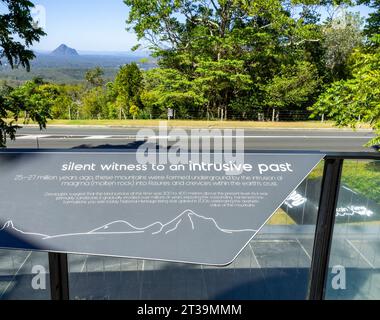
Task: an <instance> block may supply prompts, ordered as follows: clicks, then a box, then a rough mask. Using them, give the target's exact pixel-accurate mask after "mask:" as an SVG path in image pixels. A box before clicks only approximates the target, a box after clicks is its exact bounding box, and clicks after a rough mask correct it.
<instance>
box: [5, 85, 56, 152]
mask: <svg viewBox="0 0 380 320" xmlns="http://www.w3.org/2000/svg"><path fill="white" fill-rule="evenodd" d="M58 97H59V90H58V88H57V86H56V85H51V84H47V83H41V81H40V79H36V80H34V81H28V82H26V83H25V84H24V85H23V86H21V87H18V88H16V89H13V90H9V89H8V92H7V94H6V95H5V96H2V101H1V105H2V108H1V109H0V110H1V114H0V117H1V118H2V119H8V118H12V119H13V121H11V122H6V120H1V126H2V127H3V128H4V129H3V130H2V131H1V132H2V133H1V134H0V138H1V143H2V144H3V145H5V143H6V135H5V133H6V134H8V135H9V136H10V138H11V139H14V133H15V130H17V129H18V128H19V127H18V126H17V125H15V124H14V123H15V122H17V121H18V119H19V117H20V116H22V117H24V119H25V122H27V121H29V120H32V121H34V122H37V123H38V124H39V125H40V128H41V129H43V128H46V123H47V120H48V119H51V118H52V117H51V108H52V106H53V105H54V103H55V101H56V99H57V98H58Z"/></svg>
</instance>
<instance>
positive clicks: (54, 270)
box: [49, 253, 69, 300]
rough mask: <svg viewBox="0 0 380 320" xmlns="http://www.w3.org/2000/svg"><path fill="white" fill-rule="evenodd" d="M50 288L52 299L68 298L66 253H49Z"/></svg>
mask: <svg viewBox="0 0 380 320" xmlns="http://www.w3.org/2000/svg"><path fill="white" fill-rule="evenodd" d="M49 271H50V290H51V299H52V300H69V271H68V264H67V254H64V253H49Z"/></svg>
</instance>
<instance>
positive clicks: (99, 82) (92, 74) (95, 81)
mask: <svg viewBox="0 0 380 320" xmlns="http://www.w3.org/2000/svg"><path fill="white" fill-rule="evenodd" d="M103 76H104V71H103V70H102V69H101V68H100V67H96V68H94V69H91V70H88V71H87V72H86V74H85V79H86V81H87V83H88V84H89V85H90V86H92V87H101V86H103V85H104V79H103Z"/></svg>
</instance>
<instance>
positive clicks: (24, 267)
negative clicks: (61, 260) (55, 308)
mask: <svg viewBox="0 0 380 320" xmlns="http://www.w3.org/2000/svg"><path fill="white" fill-rule="evenodd" d="M48 273H49V259H48V254H47V253H41V252H30V251H11V250H0V300H48V299H50V281H49V274H48Z"/></svg>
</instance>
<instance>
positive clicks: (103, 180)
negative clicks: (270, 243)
mask: <svg viewBox="0 0 380 320" xmlns="http://www.w3.org/2000/svg"><path fill="white" fill-rule="evenodd" d="M323 157H324V155H321V154H245V155H244V163H240V164H237V162H233V161H229V162H219V163H217V162H213V161H198V162H197V161H187V162H186V163H181V162H179V164H167V165H162V164H161V165H154V164H149V163H147V164H141V161H137V160H136V159H137V158H136V154H135V153H128V152H127V153H113V152H105V153H94V152H91V153H83V152H71V153H65V152H60V153H51V152H41V153H38V152H31V153H0V172H1V174H0V247H2V248H14V249H32V250H42V251H52V252H67V253H78V254H94V255H105V256H117V257H126V258H138V259H151V260H162V261H173V262H184V263H194V264H206V265H227V264H229V263H231V262H233V261H234V259H235V258H236V257H237V256H238V254H239V253H240V252H241V251H242V250H243V249H244V247H245V246H246V245H247V244H248V243H249V242H250V241H251V240H252V238H253V237H254V236H255V235H256V234H257V233H258V232H259V230H260V229H261V228H262V227H263V226H264V225H265V223H266V222H267V221H268V220H269V219H270V218H271V216H272V215H273V213H274V212H275V211H276V210H277V209H278V208H279V207H280V206H281V205H282V203H283V202H284V201H285V199H286V198H287V197H288V196H289V195H290V194H291V193H292V192H293V191H294V190H295V189H296V188H297V186H298V185H299V184H300V183H301V182H302V181H303V180H304V179H305V177H306V176H307V175H308V174H309V173H310V172H311V170H312V169H313V168H314V167H315V166H316V165H317V164H318V163H319V162H320V161H321V159H323ZM189 159H190V155H189Z"/></svg>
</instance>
